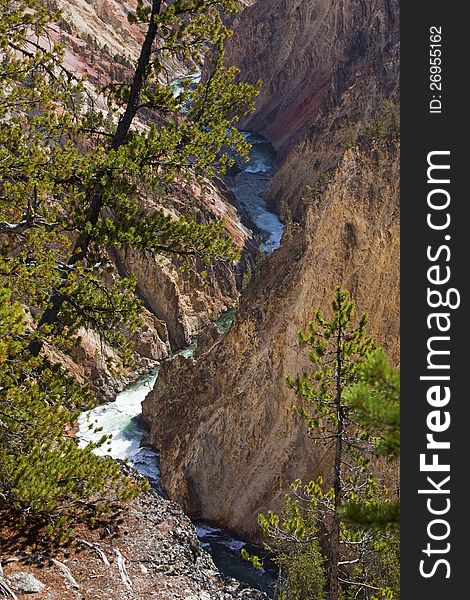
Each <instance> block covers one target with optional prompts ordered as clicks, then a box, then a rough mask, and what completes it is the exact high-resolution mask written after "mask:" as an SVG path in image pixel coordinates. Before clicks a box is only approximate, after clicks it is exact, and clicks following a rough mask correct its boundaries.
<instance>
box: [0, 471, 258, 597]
mask: <svg viewBox="0 0 470 600" xmlns="http://www.w3.org/2000/svg"><path fill="white" fill-rule="evenodd" d="M132 474H133V476H135V477H136V478H138V477H140V475H138V474H136V473H135V472H132ZM0 530H1V538H2V542H1V545H0V594H1V592H2V591H4V593H6V594H7V597H10V598H17V599H18V600H21V599H23V598H37V599H38V600H39V599H40V600H72V599H73V600H79V599H80V600H129V599H142V600H144V599H145V600H150V599H154V600H177V599H178V600H180V599H181V600H183V599H184V600H233V599H235V598H236V599H238V600H267V596H266V595H265V594H264V593H263V592H260V591H258V590H254V589H252V588H249V587H248V586H246V585H244V584H241V583H240V582H238V581H235V580H233V579H229V578H226V577H223V576H222V575H221V574H220V572H219V571H218V570H217V568H216V566H215V565H214V562H213V561H212V558H211V557H210V555H209V554H208V553H207V552H206V551H205V550H204V549H202V548H201V546H200V544H199V541H198V539H197V535H196V530H195V528H194V526H193V525H192V523H191V521H190V520H189V519H188V517H186V515H185V514H184V513H183V512H182V510H181V508H180V507H179V506H178V505H177V504H175V503H174V502H171V501H169V500H165V499H163V498H161V497H160V496H158V495H157V494H156V493H155V492H154V491H150V492H149V493H146V494H142V495H141V496H140V498H139V499H137V500H134V501H132V502H130V503H129V504H127V505H124V506H122V507H121V508H120V512H119V515H118V517H117V518H114V519H112V520H110V521H109V522H108V523H107V525H106V526H105V527H100V528H97V529H95V530H92V531H90V530H89V529H85V528H84V527H83V526H81V527H80V528H79V530H78V531H77V534H76V536H75V537H74V539H73V541H72V542H70V543H69V544H67V545H66V546H63V547H61V548H59V549H56V550H55V551H52V550H51V549H49V550H48V551H47V552H46V551H45V550H44V549H43V548H40V547H38V545H37V544H38V541H37V540H35V541H34V542H32V541H31V539H29V540H27V539H26V538H25V539H23V540H22V541H23V542H24V543H22V544H18V535H20V536H21V534H18V532H17V531H16V532H14V533H12V532H10V533H9V532H8V530H7V529H5V527H4V526H2V527H1V528H0ZM8 590H10V591H8Z"/></svg>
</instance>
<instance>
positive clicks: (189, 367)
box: [143, 141, 399, 537]
mask: <svg viewBox="0 0 470 600" xmlns="http://www.w3.org/2000/svg"><path fill="white" fill-rule="evenodd" d="M398 166H399V165H398V142H397V141H393V142H388V143H387V144H385V143H382V144H381V143H378V144H377V145H376V147H374V148H373V149H370V150H369V151H368V152H367V153H366V152H363V151H361V150H360V149H357V148H356V149H351V150H349V151H348V152H346V153H345V156H344V158H343V160H342V162H341V165H340V166H339V168H338V170H337V171H336V173H335V175H334V176H333V178H332V179H331V181H330V183H329V185H328V187H327V190H326V192H325V194H324V195H323V197H322V199H321V202H320V203H318V204H317V205H314V206H312V207H311V208H310V209H309V211H308V215H307V222H306V225H305V227H304V228H303V229H300V228H295V227H294V229H293V231H292V233H291V237H290V239H287V240H285V242H284V244H283V246H282V248H281V249H280V250H279V251H277V252H275V253H274V255H273V256H272V258H271V259H270V260H269V262H268V263H267V265H266V266H265V268H264V270H263V271H262V273H261V275H260V276H259V278H258V279H257V280H256V281H254V282H253V283H252V284H251V285H250V286H249V288H248V289H247V290H246V291H245V293H244V294H243V296H242V299H241V305H240V311H239V313H238V314H237V317H236V320H235V323H234V325H233V326H232V328H231V330H230V331H229V332H228V333H227V334H226V335H225V336H221V337H216V338H215V339H214V338H212V339H210V340H209V341H208V342H206V343H205V344H203V345H202V347H201V348H200V349H199V351H198V352H197V354H196V357H195V359H194V360H193V359H187V360H185V359H182V358H180V359H179V360H178V361H175V362H172V363H169V364H166V365H165V366H164V368H163V369H162V372H161V374H160V376H159V378H158V380H157V384H156V386H155V388H154V390H153V391H152V392H151V393H150V394H149V396H148V397H147V398H146V400H145V401H144V403H143V414H144V417H145V418H146V419H147V421H148V422H149V423H150V424H151V435H150V443H151V444H152V445H153V446H155V447H156V448H158V449H160V451H161V464H162V477H163V484H164V486H165V489H166V491H167V493H168V494H169V496H170V497H171V498H172V499H174V500H175V501H177V502H178V503H180V504H182V506H183V507H184V509H185V510H186V511H187V512H188V513H189V514H190V515H192V516H195V517H204V518H205V519H208V520H210V521H215V522H217V523H218V524H221V525H223V526H224V527H226V528H229V529H232V530H235V531H237V532H239V533H242V534H243V535H246V536H248V537H256V535H257V533H258V529H257V524H256V517H257V514H258V513H259V512H261V511H265V510H266V509H267V508H272V507H276V506H277V507H279V503H280V501H281V499H282V497H283V494H284V492H285V490H286V488H287V487H288V485H289V483H290V482H291V481H293V480H294V479H295V478H297V477H301V478H303V479H310V478H314V477H316V476H317V475H318V474H320V473H322V472H323V469H325V467H326V466H327V461H323V462H322V459H324V455H325V449H324V447H323V446H321V445H320V446H315V445H314V443H313V442H311V441H310V440H309V439H308V437H307V434H306V430H305V425H304V424H303V423H301V422H299V420H298V419H297V418H296V417H295V416H294V414H293V413H292V410H291V407H292V404H293V403H294V401H295V397H294V395H293V393H292V391H291V390H290V389H289V388H288V386H287V385H286V381H285V379H286V376H287V375H296V374H301V373H302V372H303V371H304V369H306V368H308V360H307V352H306V349H305V348H304V347H302V345H301V344H300V343H299V339H298V332H299V331H300V330H306V328H307V325H308V323H309V321H310V320H312V319H313V317H314V314H315V311H316V309H317V308H319V307H321V308H322V310H324V311H325V312H327V313H328V307H329V305H330V302H331V299H332V297H333V291H334V288H335V286H336V285H338V284H341V285H342V286H343V287H344V288H345V289H347V290H348V291H349V292H350V293H351V294H352V297H353V298H354V299H355V301H356V303H357V307H358V312H363V311H365V312H368V313H369V315H370V326H369V332H370V334H371V335H373V336H374V337H376V338H377V339H378V341H379V342H381V343H382V344H383V345H384V347H385V349H386V350H387V352H388V354H389V355H390V356H391V357H392V358H393V359H394V360H395V361H397V360H398V349H399V348H398V343H399V314H398V307H399V268H398V265H399V208H398V178H399V170H398ZM288 235H289V234H288Z"/></svg>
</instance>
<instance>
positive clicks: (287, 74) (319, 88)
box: [226, 0, 399, 220]
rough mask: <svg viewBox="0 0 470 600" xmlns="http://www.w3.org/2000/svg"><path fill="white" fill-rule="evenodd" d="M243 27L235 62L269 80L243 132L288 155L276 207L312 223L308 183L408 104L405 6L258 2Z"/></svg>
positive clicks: (242, 19)
mask: <svg viewBox="0 0 470 600" xmlns="http://www.w3.org/2000/svg"><path fill="white" fill-rule="evenodd" d="M234 29H235V32H234V35H233V37H232V38H231V39H230V41H229V43H228V45H227V58H226V61H227V63H228V64H235V65H237V66H238V67H239V68H240V69H241V78H242V79H243V80H245V81H248V82H250V83H254V82H256V81H258V80H262V81H263V86H262V88H261V93H260V95H259V97H258V100H257V110H256V112H255V113H254V114H253V115H251V116H249V117H248V118H247V119H245V121H243V123H242V125H243V127H245V128H247V129H250V130H253V131H255V132H256V133H260V134H262V135H264V136H265V137H267V138H268V139H269V140H270V141H272V143H273V144H274V146H275V147H276V149H277V150H278V151H279V154H280V158H281V165H280V168H279V170H278V173H277V174H276V176H275V178H274V182H273V185H272V188H271V191H270V194H269V205H270V207H271V208H272V209H273V210H275V211H276V212H277V213H278V214H281V215H285V214H286V213H287V214H288V216H293V218H294V219H297V220H302V219H303V217H304V214H305V203H304V197H305V190H306V188H307V186H313V185H315V184H316V183H317V181H318V180H319V178H320V177H321V175H322V173H325V172H327V171H329V170H331V169H334V168H335V167H336V165H337V164H338V161H339V160H340V158H341V156H342V153H343V151H344V141H345V137H347V135H348V133H349V131H350V129H351V128H353V129H354V128H356V127H357V125H358V124H360V123H365V122H367V121H369V120H370V119H371V118H372V117H373V115H374V114H375V113H376V112H377V111H378V110H380V109H381V108H382V107H383V104H384V102H385V101H388V102H392V103H397V102H398V90H399V76H398V66H399V2H398V0H370V1H364V0H362V1H359V2H344V1H343V0H339V1H337V2H332V0H280V1H277V2H274V1H273V0H258V2H256V4H255V5H254V6H252V7H250V8H247V9H246V10H245V11H244V12H242V13H241V14H240V15H239V17H238V18H237V20H236V21H235V23H234ZM326 132H327V133H326Z"/></svg>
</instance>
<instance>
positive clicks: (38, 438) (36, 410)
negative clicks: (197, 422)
mask: <svg viewBox="0 0 470 600" xmlns="http://www.w3.org/2000/svg"><path fill="white" fill-rule="evenodd" d="M25 331H26V319H25V314H24V310H23V308H22V307H21V305H20V304H19V303H18V302H14V301H12V300H11V293H10V291H9V290H6V289H4V288H0V381H1V387H0V513H1V512H2V511H7V512H8V513H9V514H10V515H14V516H15V519H16V520H17V523H18V524H19V525H22V526H25V525H28V526H31V525H34V524H37V525H41V526H43V527H44V526H46V531H47V532H49V534H51V535H54V536H55V535H57V534H60V535H64V534H65V533H66V532H67V528H68V527H69V526H70V525H71V524H73V522H74V520H75V518H77V517H79V516H83V515H88V516H90V517H93V516H96V515H97V514H99V513H100V511H101V510H104V509H105V508H106V507H107V506H109V503H111V502H112V501H113V500H125V499H130V498H132V497H134V496H135V495H136V494H137V493H138V492H139V491H140V489H142V488H141V487H140V486H137V485H135V483H134V482H132V481H131V480H130V479H128V478H126V477H124V476H123V475H122V473H121V469H120V467H119V465H118V464H117V463H116V462H114V461H113V460H112V459H110V458H103V457H100V456H97V455H96V454H94V452H93V451H94V450H95V449H96V448H97V447H100V446H103V444H106V442H107V437H106V436H103V437H102V439H101V440H100V441H99V442H98V443H96V444H89V445H88V446H87V447H86V448H84V449H81V448H79V447H78V445H77V442H76V440H75V439H74V438H73V437H71V436H69V435H68V434H67V427H68V426H70V425H71V424H72V423H73V422H74V421H75V420H76V418H77V415H78V411H79V410H80V409H82V408H84V407H86V406H87V405H90V403H91V401H92V398H91V396H88V395H87V393H86V390H84V389H82V388H80V387H79V386H78V385H77V384H76V383H75V382H74V381H72V379H71V378H70V377H67V376H65V375H64V373H62V372H61V371H60V369H58V368H57V367H54V366H52V365H50V364H48V363H47V361H46V360H45V359H44V358H42V357H38V358H33V357H30V356H29V358H28V355H29V353H28V352H27V341H28V338H27V336H26V335H25ZM144 487H145V486H144Z"/></svg>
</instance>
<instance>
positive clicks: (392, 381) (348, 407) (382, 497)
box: [260, 287, 399, 600]
mask: <svg viewBox="0 0 470 600" xmlns="http://www.w3.org/2000/svg"><path fill="white" fill-rule="evenodd" d="M354 320H355V304H354V302H353V301H352V300H351V299H350V298H349V296H348V294H347V292H345V291H344V290H342V289H341V288H340V287H337V288H336V291H335V296H334V300H333V302H332V317H331V319H328V318H325V317H324V316H323V315H322V314H321V313H320V311H318V312H317V313H316V315H315V320H314V321H313V322H312V323H310V326H309V330H308V332H307V333H301V334H300V339H301V341H302V342H303V343H304V344H306V345H307V346H308V348H309V358H310V361H311V362H312V364H313V366H314V368H313V369H312V371H311V372H306V373H304V374H303V375H299V376H297V377H295V378H292V377H288V378H287V383H288V385H289V386H290V387H291V388H292V389H293V390H294V391H295V393H296V395H297V397H298V399H299V403H298V404H297V405H296V406H294V410H295V412H296V413H297V414H298V415H300V416H301V418H303V419H304V420H305V422H306V424H307V427H308V429H309V434H310V437H311V439H312V440H314V442H315V443H316V444H322V445H323V446H324V448H325V451H326V452H327V454H328V453H330V456H331V471H330V473H329V474H328V484H326V483H325V482H324V481H323V478H321V477H319V478H317V479H316V480H313V481H310V482H308V483H306V484H302V482H301V481H300V480H299V481H296V482H295V483H294V484H293V485H292V492H291V495H287V497H286V503H285V508H284V512H283V516H282V517H279V516H278V515H276V514H274V513H268V514H267V515H262V516H261V517H260V525H261V527H262V529H263V532H264V534H265V536H266V537H267V539H268V540H269V542H268V547H270V548H271V549H272V550H273V551H283V550H284V549H286V550H285V551H286V552H287V554H288V556H289V559H290V560H292V561H294V563H295V565H296V568H298V571H294V573H295V577H294V581H298V576H299V574H305V575H306V576H308V577H311V576H312V573H313V572H314V571H313V570H312V569H313V566H314V565H317V566H316V568H315V573H317V575H318V574H319V571H318V561H313V563H312V561H310V560H309V559H308V558H306V557H305V556H304V555H303V542H304V541H305V540H306V539H307V540H308V541H309V542H313V541H315V540H316V541H317V543H318V542H321V549H322V551H323V552H324V553H325V559H326V561H325V566H324V569H325V574H326V579H327V586H326V587H327V589H328V594H329V597H330V598H331V599H332V600H340V599H343V598H344V599H346V598H366V599H368V600H373V599H374V598H399V576H398V575H399V571H398V531H397V528H396V527H393V526H392V525H391V523H392V522H395V521H396V519H397V515H398V505H397V503H396V502H394V501H393V500H392V499H391V497H390V495H389V493H388V490H387V489H386V488H385V487H384V486H382V485H379V483H378V482H377V481H376V478H375V476H374V472H373V468H372V465H371V459H372V457H373V456H374V454H383V453H387V454H388V455H390V456H393V455H395V453H396V446H395V445H394V442H395V441H396V440H397V439H398V424H399V422H398V414H399V413H398V394H399V376H398V372H397V370H396V369H395V368H394V367H392V365H391V364H390V363H389V361H388V360H387V358H386V356H385V354H384V352H383V350H381V349H380V348H379V347H378V346H377V344H376V343H375V341H374V340H373V339H371V338H370V337H368V336H367V335H366V325H367V321H368V318H367V315H365V314H363V315H362V316H361V317H360V318H359V319H358V321H357V324H355V323H354ZM287 541H289V546H287V547H286V545H285V544H286V542H287ZM390 548H393V552H392V551H391V550H390ZM305 569H307V571H305ZM318 576H319V575H318ZM292 585H294V583H292ZM283 590H284V591H283V593H285V596H284V597H285V598H286V599H289V598H291V597H292V598H297V597H302V598H305V599H307V598H312V599H313V598H316V597H318V595H315V594H310V593H309V592H307V591H305V590H304V591H303V592H301V593H303V594H304V595H303V596H302V595H300V596H295V593H294V595H292V593H291V595H289V593H290V592H289V591H288V590H289V577H288V575H287V580H286V583H284V584H283Z"/></svg>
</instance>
